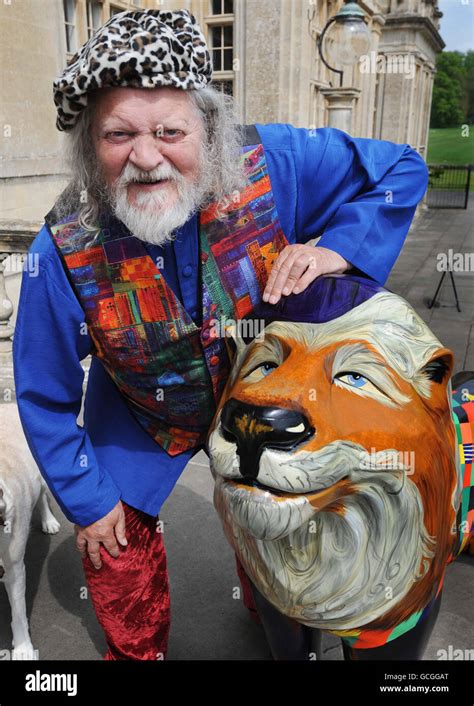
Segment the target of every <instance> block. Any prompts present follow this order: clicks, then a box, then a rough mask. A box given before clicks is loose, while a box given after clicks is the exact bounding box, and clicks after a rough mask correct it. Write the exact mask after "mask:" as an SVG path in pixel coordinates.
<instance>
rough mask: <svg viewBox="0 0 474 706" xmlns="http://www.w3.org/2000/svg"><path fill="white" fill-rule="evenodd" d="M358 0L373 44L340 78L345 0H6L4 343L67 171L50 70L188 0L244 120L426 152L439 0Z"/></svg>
mask: <svg viewBox="0 0 474 706" xmlns="http://www.w3.org/2000/svg"><path fill="white" fill-rule="evenodd" d="M359 4H360V6H361V7H362V8H363V10H364V11H365V13H366V17H367V22H368V27H369V30H370V36H371V46H370V51H369V53H368V55H367V57H365V59H366V61H365V64H364V63H362V62H360V63H359V64H356V65H355V66H354V67H350V68H349V69H348V70H345V72H344V76H343V83H342V87H341V86H339V81H338V77H337V75H336V74H334V73H333V72H331V71H330V70H329V69H328V68H327V67H326V66H325V65H324V63H323V62H322V61H321V59H320V57H319V54H318V48H317V41H318V38H319V37H320V35H321V32H322V31H323V28H324V26H325V24H326V22H327V21H328V19H329V18H330V17H332V16H333V15H334V14H335V13H336V12H337V11H338V10H339V9H340V8H341V6H342V5H343V0H178V1H175V0H3V2H1V3H0V27H1V35H0V46H1V62H0V81H1V84H0V85H1V93H2V103H1V107H0V111H1V126H2V158H1V160H0V263H1V262H2V261H3V269H4V275H5V277H3V275H2V273H1V272H0V308H1V307H2V306H3V309H2V310H1V311H0V347H1V346H3V348H4V349H8V348H9V347H10V344H11V332H12V330H13V327H14V320H15V312H14V309H15V307H14V306H12V307H10V305H9V304H8V303H7V304H5V302H8V300H10V301H13V302H15V301H16V300H17V297H18V286H19V269H21V257H20V255H21V253H24V252H25V251H26V250H27V248H28V246H29V243H30V242H31V240H32V238H33V237H34V235H35V234H36V233H37V231H38V229H39V228H40V226H41V224H42V222H43V217H44V215H45V213H47V211H48V210H49V209H50V207H51V205H52V204H53V203H54V200H55V198H56V197H57V195H58V194H59V193H60V192H61V190H62V189H63V188H64V186H65V184H66V182H67V172H66V169H65V167H64V164H63V161H62V152H63V140H64V134H62V133H60V132H59V131H58V130H57V129H56V127H55V118H56V114H55V107H54V103H53V98H52V81H53V79H54V78H55V77H56V76H57V75H58V74H59V73H61V71H62V70H63V69H64V67H65V65H66V62H67V60H68V59H69V58H70V57H72V56H73V54H74V53H75V51H76V50H77V49H78V48H79V47H80V46H81V45H82V44H83V43H84V42H85V41H86V40H87V38H88V37H90V36H91V34H92V33H93V32H94V30H95V29H97V27H99V26H100V25H101V24H103V23H104V22H105V21H106V20H107V19H109V17H111V16H112V15H113V14H115V13H117V12H122V11H124V10H131V9H163V10H170V9H180V8H185V9H188V10H189V11H190V12H192V13H193V14H194V15H195V17H196V19H197V21H198V23H199V25H200V27H201V29H202V30H203V32H204V34H205V35H206V37H207V40H208V44H209V49H210V52H211V56H212V61H213V67H214V82H215V83H217V84H219V86H220V87H221V89H222V90H224V91H226V92H228V93H230V94H232V95H233V96H234V97H235V100H236V105H237V114H238V117H239V121H240V122H242V123H253V122H260V123H270V122H288V123H291V124H293V125H295V126H296V127H309V128H310V127H313V128H314V127H320V126H325V125H334V126H336V127H342V128H343V129H346V131H347V132H350V133H351V134H352V135H356V136H359V137H375V138H380V139H388V140H392V141H394V142H400V143H404V142H407V143H409V144H410V145H411V146H412V147H414V148H415V149H417V150H418V151H419V152H420V154H421V155H422V156H425V155H426V150H427V138H428V125H429V115H430V108H431V95H432V87H433V76H434V72H435V57H436V53H437V52H439V51H441V49H442V48H443V46H444V44H443V41H442V39H441V37H440V34H439V19H440V17H441V13H440V12H439V10H438V6H437V0H367V1H366V2H360V3H359ZM0 268H1V264H0ZM3 279H6V295H4V296H3V299H2V293H1V289H2V286H3V285H4V282H3ZM2 300H3V305H2ZM5 307H6V308H5ZM9 307H10V308H9Z"/></svg>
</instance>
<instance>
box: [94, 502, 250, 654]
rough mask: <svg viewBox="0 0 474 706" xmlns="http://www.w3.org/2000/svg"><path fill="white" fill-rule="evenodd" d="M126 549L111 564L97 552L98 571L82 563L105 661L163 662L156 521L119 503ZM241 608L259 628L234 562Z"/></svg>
mask: <svg viewBox="0 0 474 706" xmlns="http://www.w3.org/2000/svg"><path fill="white" fill-rule="evenodd" d="M122 505H123V509H124V512H125V534H126V537H127V540H128V544H127V546H126V547H120V545H119V547H120V556H119V557H118V558H116V559H114V558H113V557H111V556H110V554H109V553H108V551H107V550H106V549H105V548H104V547H101V549H100V556H101V560H102V567H101V568H100V569H94V567H93V566H92V564H91V561H90V559H89V557H88V556H86V557H85V558H84V559H83V560H82V564H83V567H84V573H85V576H86V580H87V586H88V589H89V594H90V596H91V599H92V604H93V606H94V610H95V613H96V615H97V620H98V621H99V623H100V625H101V626H102V629H103V631H104V633H105V639H106V640H107V645H108V650H107V653H106V655H105V657H104V659H106V660H120V659H125V660H158V659H165V657H166V652H167V648H168V635H169V629H170V618H171V615H170V594H169V582H168V570H167V563H166V551H165V545H164V542H163V534H162V533H161V532H157V531H156V523H157V518H155V517H152V516H151V515H148V514H146V513H145V512H141V511H140V510H136V509H135V508H133V507H131V506H130V505H127V504H126V503H124V502H123V501H122ZM237 573H238V575H239V578H240V582H241V584H242V589H243V603H244V605H245V606H246V608H248V609H249V611H250V614H251V616H252V618H253V619H254V620H256V621H258V622H259V619H258V616H257V613H256V609H255V603H254V600H253V596H252V593H251V589H250V585H249V583H248V578H247V575H246V574H245V572H244V570H243V568H242V566H241V565H240V563H239V561H238V560H237Z"/></svg>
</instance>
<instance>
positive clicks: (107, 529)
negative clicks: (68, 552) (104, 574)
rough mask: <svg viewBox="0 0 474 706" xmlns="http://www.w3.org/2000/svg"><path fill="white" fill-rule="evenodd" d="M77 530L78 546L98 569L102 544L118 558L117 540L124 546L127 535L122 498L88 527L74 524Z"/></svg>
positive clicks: (81, 553) (82, 554) (83, 556)
mask: <svg viewBox="0 0 474 706" xmlns="http://www.w3.org/2000/svg"><path fill="white" fill-rule="evenodd" d="M74 530H75V532H76V547H77V549H78V550H79V553H80V555H81V556H82V558H83V559H84V558H85V556H86V554H88V555H89V558H90V560H91V562H92V564H93V566H94V567H95V568H96V569H100V567H101V566H102V561H101V559H100V545H101V544H103V545H104V547H105V548H106V549H107V551H108V552H109V554H110V555H111V556H113V557H115V558H117V557H118V556H119V554H120V550H119V546H118V544H117V540H118V541H119V542H120V544H121V545H122V546H126V544H127V538H126V537H125V513H124V511H123V506H122V503H121V502H120V500H119V501H118V503H117V505H116V506H115V507H114V508H112V510H111V511H110V512H109V513H108V514H107V515H105V516H104V517H101V518H100V520H97V522H93V523H92V524H91V525H87V527H80V526H79V525H74Z"/></svg>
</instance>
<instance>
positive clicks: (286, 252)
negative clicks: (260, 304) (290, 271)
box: [262, 245, 292, 303]
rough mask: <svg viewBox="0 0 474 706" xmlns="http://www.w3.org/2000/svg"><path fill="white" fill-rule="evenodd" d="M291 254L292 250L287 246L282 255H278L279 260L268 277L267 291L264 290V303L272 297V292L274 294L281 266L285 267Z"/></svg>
mask: <svg viewBox="0 0 474 706" xmlns="http://www.w3.org/2000/svg"><path fill="white" fill-rule="evenodd" d="M291 254H292V250H291V248H290V247H289V246H288V245H287V246H286V247H285V248H283V250H282V251H281V253H280V254H279V255H278V257H277V259H276V260H275V262H274V263H273V267H272V269H271V272H270V274H269V275H268V280H267V283H266V285H265V289H264V291H263V296H262V299H263V301H265V302H266V301H268V299H269V297H270V294H271V292H272V289H273V285H274V283H275V280H276V278H277V276H278V273H279V271H280V268H281V266H282V265H283V263H284V262H285V260H286V259H287V258H288V257H289V256H290V255H291ZM272 303H273V302H272Z"/></svg>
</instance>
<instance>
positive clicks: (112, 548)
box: [102, 535, 120, 559]
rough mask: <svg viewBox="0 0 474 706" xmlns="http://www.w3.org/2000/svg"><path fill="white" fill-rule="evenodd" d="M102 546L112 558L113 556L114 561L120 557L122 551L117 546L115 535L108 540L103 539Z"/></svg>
mask: <svg viewBox="0 0 474 706" xmlns="http://www.w3.org/2000/svg"><path fill="white" fill-rule="evenodd" d="M102 544H103V545H104V547H105V548H106V549H107V551H108V552H109V554H110V556H113V557H114V559H116V558H117V557H118V556H120V549H119V545H118V544H117V542H116V540H115V535H110V536H109V537H107V539H103V540H102Z"/></svg>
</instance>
